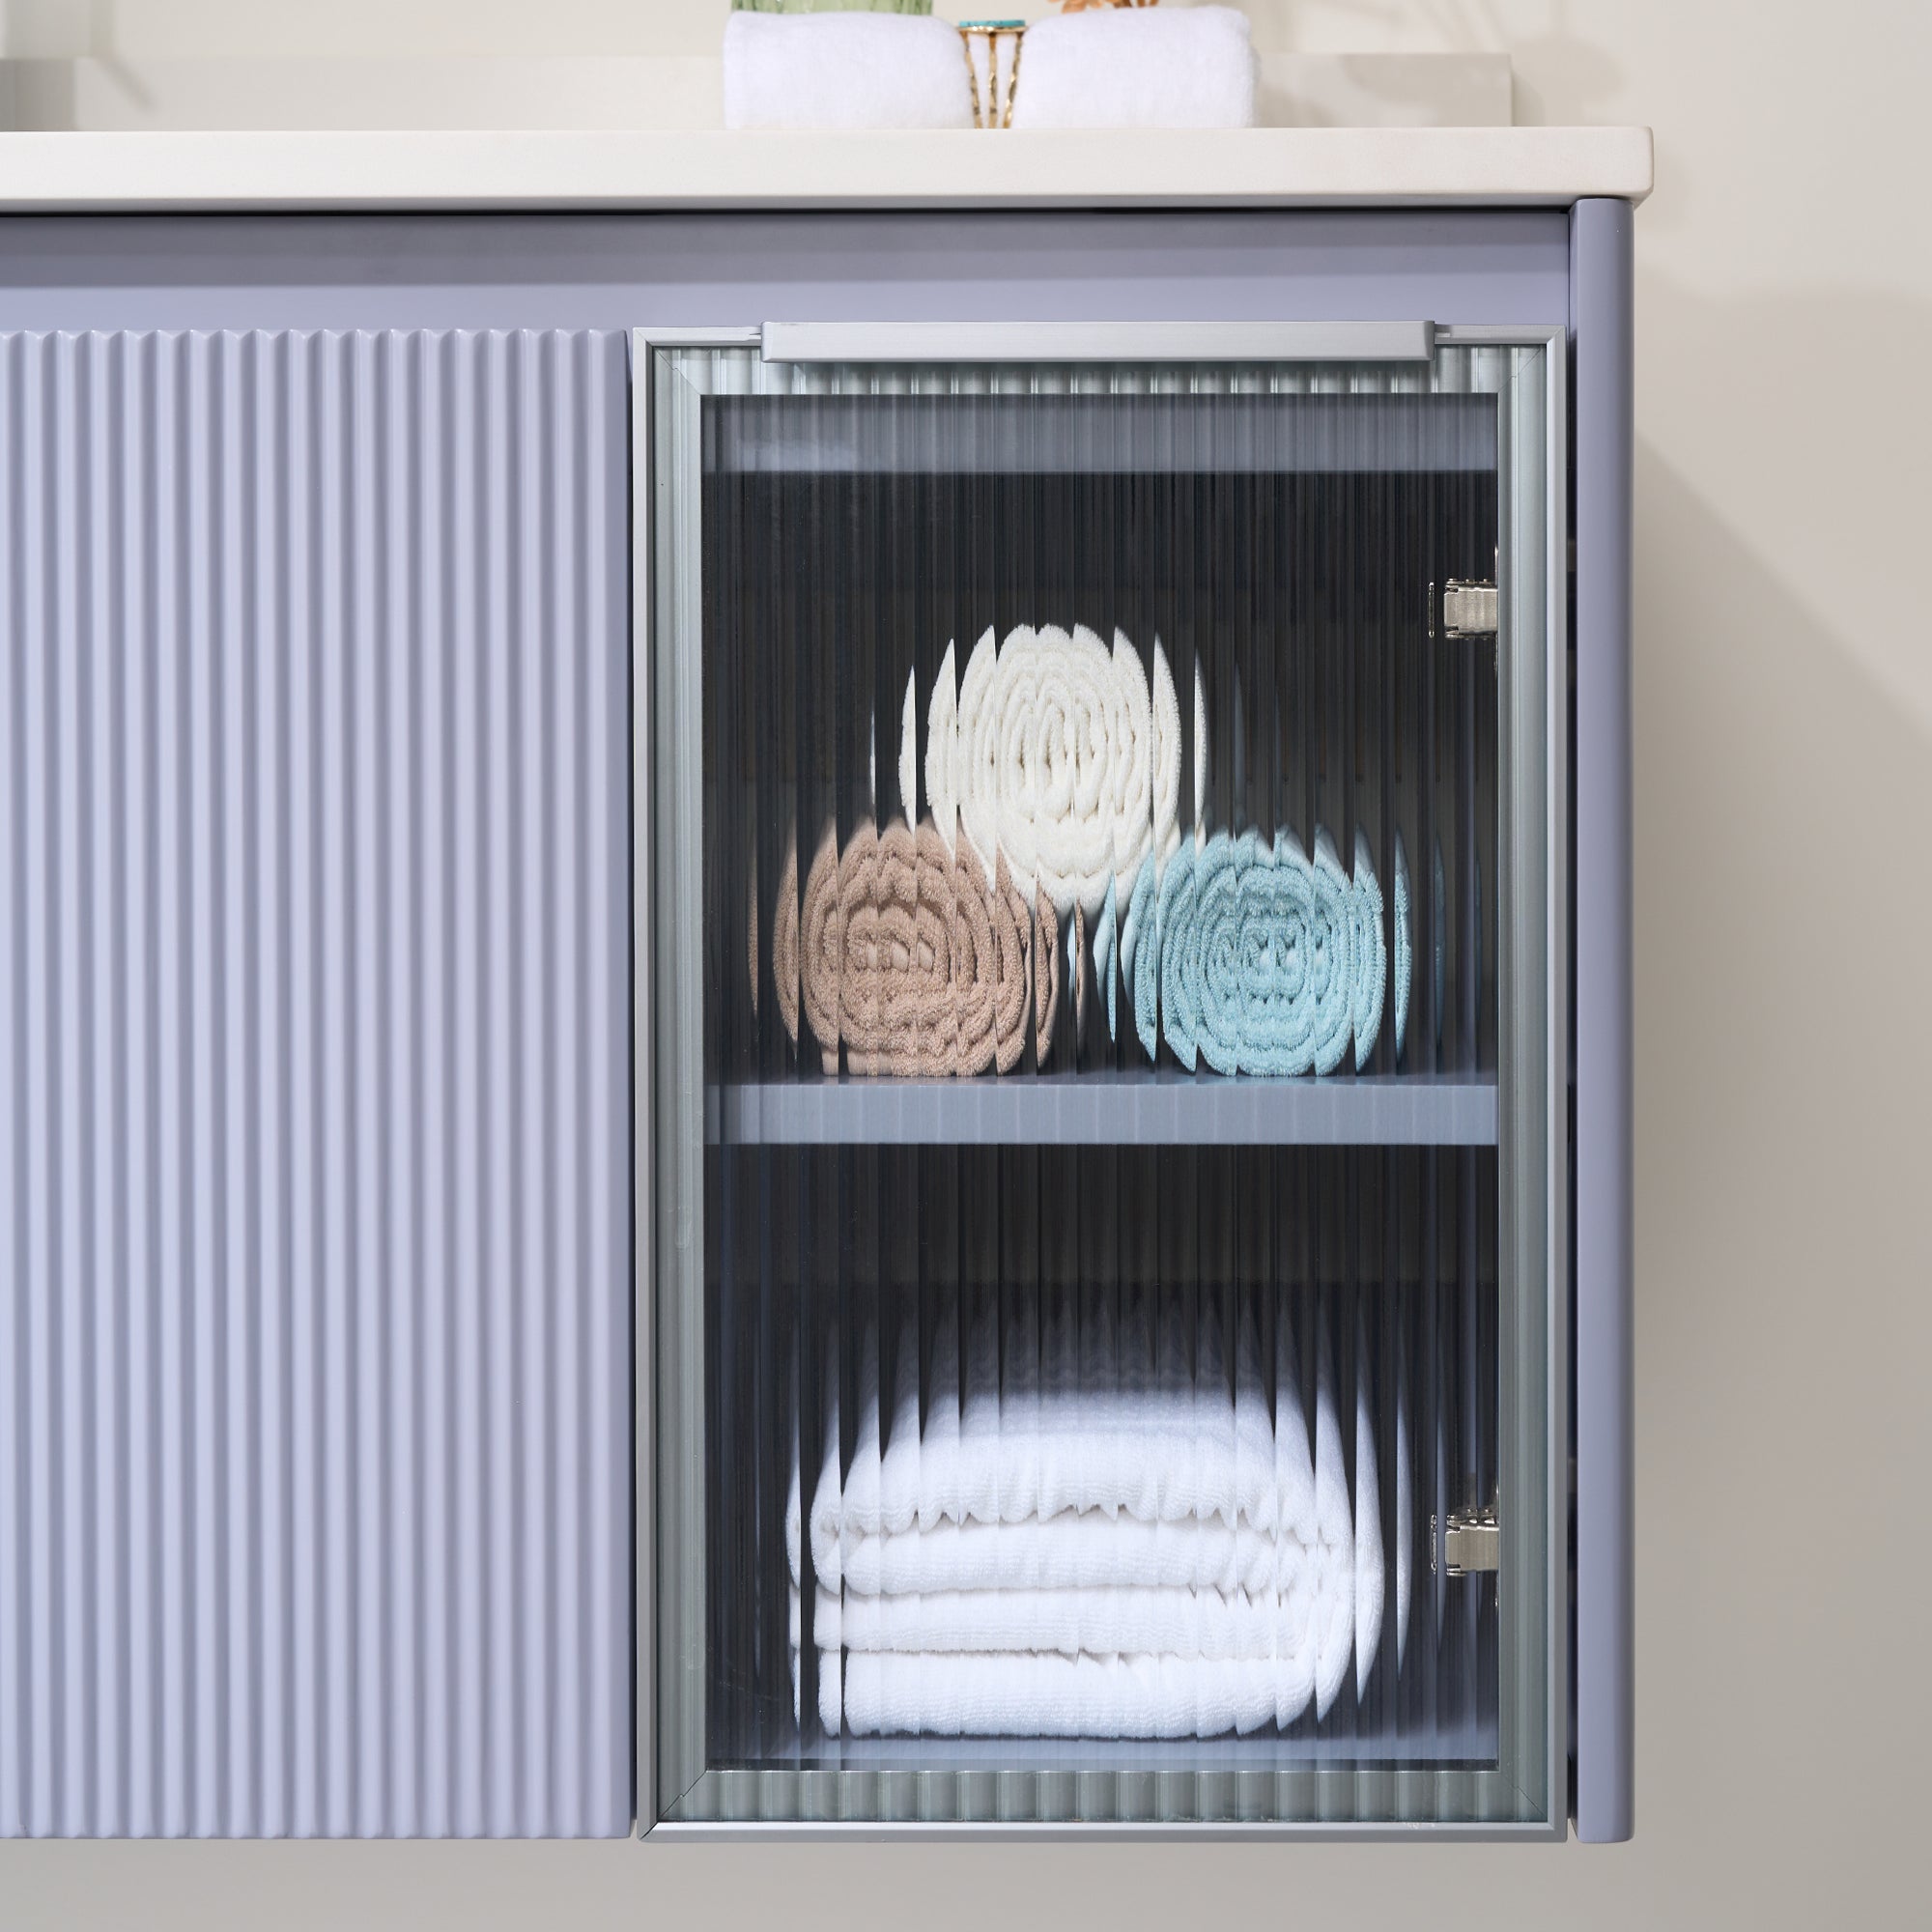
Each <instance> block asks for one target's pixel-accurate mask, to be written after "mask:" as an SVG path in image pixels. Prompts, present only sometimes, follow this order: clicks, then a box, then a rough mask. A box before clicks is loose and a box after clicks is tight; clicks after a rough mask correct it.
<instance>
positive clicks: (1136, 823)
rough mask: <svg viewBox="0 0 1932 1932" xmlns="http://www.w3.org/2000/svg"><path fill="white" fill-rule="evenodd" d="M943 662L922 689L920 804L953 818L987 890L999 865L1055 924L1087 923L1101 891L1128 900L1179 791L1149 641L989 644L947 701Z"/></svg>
mask: <svg viewBox="0 0 1932 1932" xmlns="http://www.w3.org/2000/svg"><path fill="white" fill-rule="evenodd" d="M952 666H953V655H952V650H951V649H950V648H949V650H948V652H947V655H946V658H945V660H944V662H943V663H942V664H941V666H940V672H939V677H938V680H937V681H936V682H935V684H934V686H933V693H932V701H931V705H930V709H929V713H928V721H929V722H928V726H927V736H926V764H925V776H926V790H927V793H928V796H929V799H930V803H931V807H932V812H933V817H934V820H935V822H936V823H937V824H938V825H939V826H940V828H941V835H942V837H943V836H946V829H947V828H948V827H949V826H950V825H952V823H953V820H954V815H955V813H956V815H957V822H958V826H959V829H960V830H961V831H962V832H963V833H964V834H965V836H966V838H967V839H968V840H969V842H970V843H971V844H972V846H973V849H974V850H975V851H976V852H977V853H978V854H979V856H980V864H981V865H982V866H983V867H984V868H985V870H986V872H987V874H988V875H989V876H990V875H991V873H992V870H993V867H994V862H995V859H996V857H997V855H998V854H1000V853H1002V852H1004V853H1005V855H1006V860H1007V867H1008V869H1009V871H1010V872H1011V873H1012V875H1013V877H1014V878H1015V879H1020V880H1025V881H1034V880H1037V882H1038V884H1039V887H1040V889H1041V891H1043V892H1044V893H1045V895H1047V897H1048V898H1050V899H1051V900H1052V901H1053V903H1054V906H1055V908H1056V909H1057V910H1058V912H1059V913H1060V915H1061V917H1062V918H1063V919H1066V918H1070V917H1071V916H1072V913H1073V909H1074V907H1075V906H1076V905H1077V906H1079V907H1080V908H1081V909H1082V910H1083V911H1084V913H1085V915H1086V917H1087V918H1088V919H1097V918H1098V917H1099V914H1100V909H1101V907H1102V906H1104V905H1105V903H1106V899H1107V888H1108V884H1109V881H1114V882H1116V884H1117V891H1118V894H1119V895H1128V894H1130V893H1131V892H1132V890H1133V884H1134V880H1135V878H1136V877H1137V876H1138V874H1139V872H1140V867H1141V865H1142V862H1143V861H1144V860H1146V859H1147V858H1148V857H1149V856H1150V855H1151V854H1153V853H1158V852H1164V851H1166V850H1168V849H1170V848H1171V846H1172V844H1173V842H1174V840H1175V838H1176V837H1177V834H1176V831H1175V825H1176V817H1177V812H1178V809H1179V789H1180V751H1179V737H1180V709H1179V703H1178V702H1177V700H1176V697H1175V693H1174V678H1173V673H1172V672H1171V671H1170V670H1169V668H1168V663H1167V653H1166V652H1165V651H1164V650H1163V649H1162V648H1161V644H1160V640H1159V639H1158V638H1156V639H1154V647H1153V677H1152V682H1151V685H1150V682H1149V678H1148V672H1147V668H1146V667H1145V666H1144V665H1143V664H1142V662H1141V657H1140V653H1139V652H1138V651H1137V650H1136V649H1135V648H1134V647H1133V645H1132V644H1130V643H1129V642H1128V641H1127V639H1126V638H1125V637H1123V636H1122V634H1121V633H1120V632H1119V631H1116V632H1115V633H1114V647H1113V649H1112V651H1111V652H1110V651H1109V650H1108V649H1107V647H1106V645H1104V644H1103V643H1102V642H1101V641H1100V639H1098V638H1097V637H1095V636H1094V633H1093V632H1092V631H1090V630H1088V629H1086V627H1085V626H1084V625H1077V624H1076V625H1075V626H1074V628H1073V631H1072V633H1071V635H1070V636H1069V635H1068V633H1066V632H1065V631H1063V630H1060V629H1059V628H1058V627H1057V626H1054V625H1051V624H1049V625H1045V626H1042V627H1041V628H1040V629H1038V630H1035V629H1034V628H1033V627H1032V626H1031V625H1025V624H1023V625H1021V626H1019V627H1018V628H1017V629H1016V630H1014V631H1012V632H1010V633H1009V635H1008V637H1007V640H1006V642H1005V643H1004V644H1002V645H996V644H995V643H994V640H993V633H992V632H991V631H990V630H988V631H987V632H986V633H985V634H984V635H983V636H982V637H981V638H980V641H979V643H978V644H977V645H976V646H975V647H974V650H973V653H972V655H971V656H970V657H969V658H968V659H967V661H966V669H965V674H964V675H963V676H962V677H961V678H960V680H959V685H958V690H957V695H956V697H955V695H954V692H953V687H952Z"/></svg>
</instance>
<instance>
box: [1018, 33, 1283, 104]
mask: <svg viewBox="0 0 1932 1932" xmlns="http://www.w3.org/2000/svg"><path fill="white" fill-rule="evenodd" d="M1254 122H1255V50H1254V45H1253V42H1252V40H1251V38H1250V35H1249V32H1248V20H1247V15H1246V14H1241V13H1239V12H1237V11H1236V9H1235V8H1233V7H1188V8H1185V9H1179V8H1172V9H1171V8H1167V7H1162V8H1159V9H1148V8H1132V9H1121V10H1119V11H1116V10H1114V9H1111V8H1101V9H1094V10H1091V11H1087V12H1082V13H1079V14H1063V15H1061V16H1059V17H1056V18H1053V19H1046V20H1037V21H1036V22H1035V23H1034V24H1033V25H1032V26H1030V27H1029V28H1028V29H1027V33H1026V40H1025V42H1024V43H1022V45H1021V49H1020V78H1019V87H1018V89H1017V91H1016V92H1015V94H1014V97H1013V122H1012V125H1013V126H1014V127H1015V128H1252V127H1253V126H1254Z"/></svg>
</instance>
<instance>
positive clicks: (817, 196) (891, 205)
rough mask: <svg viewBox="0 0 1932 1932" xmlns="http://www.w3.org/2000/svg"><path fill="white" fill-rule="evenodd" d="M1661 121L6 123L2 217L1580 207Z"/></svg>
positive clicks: (1601, 190) (1632, 185) (1606, 190)
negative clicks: (35, 129)
mask: <svg viewBox="0 0 1932 1932" xmlns="http://www.w3.org/2000/svg"><path fill="white" fill-rule="evenodd" d="M1652 180H1653V157H1652V142H1651V133H1650V129H1649V128H1213V129H1134V130H1125V129H1119V128H1112V129H1101V130H1092V131H1089V130H1069V131H1053V132H1046V131H1039V132H1032V133H1020V132H1013V131H1000V132H986V133H980V132H956V133H955V132H940V133H933V132H886V133H877V132H864V133H856V132H843V133H840V132H819V131H811V132H769V133H767V132H757V133H750V132H725V131H718V130H698V131H689V130H685V131H677V130H651V131H639V130H618V129H611V130H604V131H591V130H582V131H568V132H563V131H550V130H544V131H519V132H476V131H435V132H420V133H417V132H396V131H387V130H383V131H374V130H370V131H364V130H356V131H342V132H288V131H281V132H273V131H261V132H202V133H185V132H141V133H0V212H14V213H109V212H122V213H139V212H152V213H188V212H199V213H230V212H238V211H248V212H256V213H260V212H267V211H288V212H304V211H308V212H318V213H320V212H341V211H347V210H359V211H370V212H404V211H423V210H447V211H457V210H464V211H472V212H486V211H497V210H503V211H510V210H516V211H534V210H578V211H582V210H607V211H611V212H618V211H664V210H692V211H697V210H723V209H742V210H753V209H760V210H806V209H824V208H850V209H925V208H929V209H935V210H937V209H983V208H1024V209H1079V208H1088V209H1135V208H1241V207H1246V208H1283V207H1290V208H1292V207H1312V208H1320V207H1354V208H1371V207H1389V208H1402V207H1445V206H1447V207H1459V206H1460V207H1528V208H1551V207H1568V206H1571V205H1572V204H1574V203H1576V202H1577V201H1581V200H1587V199H1596V198H1604V199H1608V200H1621V201H1629V202H1633V203H1635V202H1640V201H1642V200H1643V199H1644V198H1645V197H1646V196H1647V195H1648V194H1649V193H1650V190H1651V186H1652Z"/></svg>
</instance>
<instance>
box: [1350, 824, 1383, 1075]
mask: <svg viewBox="0 0 1932 1932" xmlns="http://www.w3.org/2000/svg"><path fill="white" fill-rule="evenodd" d="M1354 927H1355V932H1354V950H1355V1011H1354V1025H1355V1071H1356V1072H1357V1073H1359V1072H1360V1071H1361V1070H1362V1068H1363V1067H1365V1066H1366V1065H1368V1064H1369V1056H1370V1055H1371V1054H1373V1053H1374V1052H1375V1050H1376V1040H1377V1038H1378V1036H1379V1035H1380V1033H1381V1030H1382V1000H1383V995H1384V993H1385V991H1386V989H1387V986H1388V942H1387V941H1386V940H1385V939H1384V938H1383V937H1382V889H1381V886H1380V884H1379V883H1378V881H1377V878H1376V867H1375V862H1374V860H1373V859H1372V858H1371V857H1370V854H1369V836H1368V834H1367V833H1366V832H1364V831H1363V830H1362V828H1361V827H1360V826H1359V825H1358V826H1356V827H1355V884H1354Z"/></svg>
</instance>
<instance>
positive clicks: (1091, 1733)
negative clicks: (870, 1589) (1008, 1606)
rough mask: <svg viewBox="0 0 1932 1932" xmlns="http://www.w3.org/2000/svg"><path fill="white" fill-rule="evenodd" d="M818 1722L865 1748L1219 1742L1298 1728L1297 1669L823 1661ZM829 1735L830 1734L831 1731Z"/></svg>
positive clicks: (1231, 1664)
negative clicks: (895, 1739)
mask: <svg viewBox="0 0 1932 1932" xmlns="http://www.w3.org/2000/svg"><path fill="white" fill-rule="evenodd" d="M819 1673H820V1675H819V1684H820V1695H819V1712H820V1715H821V1717H823V1716H824V1714H825V1712H826V1709H827V1707H828V1704H830V1706H831V1708H833V1709H834V1710H838V1709H840V1708H842V1710H843V1714H844V1719H845V1729H846V1730H847V1731H849V1732H850V1733H851V1734H852V1735H853V1736H855V1737H877V1736H880V1735H882V1734H891V1733H903V1732H916V1733H918V1734H920V1735H923V1736H925V1737H1037V1738H1211V1737H1218V1736H1221V1735H1223V1734H1224V1733H1226V1732H1228V1731H1234V1732H1236V1733H1238V1734H1240V1735H1242V1736H1246V1735H1248V1734H1250V1733H1252V1732H1255V1731H1259V1730H1261V1729H1263V1728H1264V1727H1265V1726H1266V1725H1268V1724H1279V1725H1281V1726H1282V1727H1283V1728H1286V1727H1287V1726H1288V1725H1290V1724H1292V1723H1293V1721H1294V1720H1295V1719H1296V1718H1298V1717H1299V1716H1300V1715H1301V1713H1302V1712H1303V1711H1304V1710H1305V1709H1306V1708H1307V1706H1308V1695H1309V1682H1308V1671H1307V1667H1306V1665H1305V1664H1304V1663H1302V1662H1299V1661H1281V1660H1275V1659H1269V1660H1267V1661H1265V1662H1261V1661H1257V1662H1247V1661H1228V1660H1222V1659H1214V1658H1203V1657H1085V1656H1082V1657H1057V1656H1028V1657H1003V1656H980V1657H898V1656H875V1655H868V1654H864V1653H860V1654H856V1655H852V1656H848V1657H847V1658H846V1659H845V1660H844V1668H843V1672H842V1677H843V1684H842V1695H841V1685H840V1676H841V1672H840V1669H839V1658H838V1652H837V1651H825V1652H823V1653H822V1654H821V1656H820V1660H819ZM827 1728H828V1729H830V1728H832V1726H831V1725H829V1724H828V1726H827Z"/></svg>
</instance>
